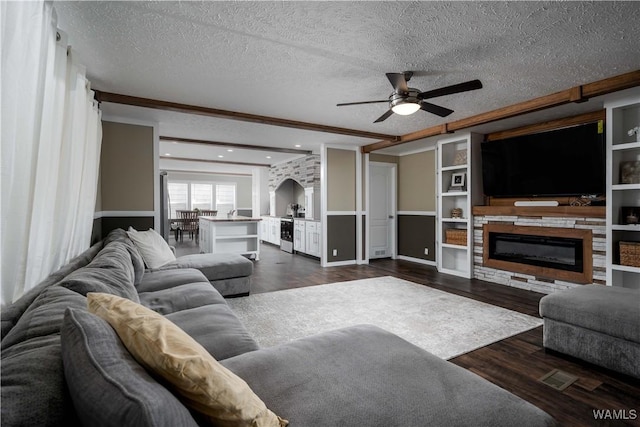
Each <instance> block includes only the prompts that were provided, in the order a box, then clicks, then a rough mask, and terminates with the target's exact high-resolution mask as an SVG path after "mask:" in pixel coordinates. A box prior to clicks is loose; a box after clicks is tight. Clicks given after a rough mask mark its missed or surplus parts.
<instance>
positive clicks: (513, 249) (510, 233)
mask: <svg viewBox="0 0 640 427" xmlns="http://www.w3.org/2000/svg"><path fill="white" fill-rule="evenodd" d="M483 243H484V248H483V264H484V265H486V266H488V267H493V268H497V269H501V270H507V271H514V272H519V273H525V274H531V275H534V276H541V277H548V278H550V279H557V280H567V281H571V282H576V283H591V281H592V253H591V252H592V249H591V248H592V235H591V230H582V229H565V228H551V227H524V226H513V225H503V224H486V225H485V226H484V232H483Z"/></svg>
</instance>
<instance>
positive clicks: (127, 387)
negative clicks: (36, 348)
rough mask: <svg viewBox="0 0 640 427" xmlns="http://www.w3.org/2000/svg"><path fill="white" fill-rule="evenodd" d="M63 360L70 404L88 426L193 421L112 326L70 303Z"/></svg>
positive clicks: (170, 426) (172, 426) (168, 424)
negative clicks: (137, 358)
mask: <svg viewBox="0 0 640 427" xmlns="http://www.w3.org/2000/svg"><path fill="white" fill-rule="evenodd" d="M61 339H62V361H63V364H64V373H65V377H66V380H67V385H68V387H69V392H70V394H71V398H72V399H73V404H74V406H75V408H76V411H77V413H78V417H79V419H80V421H81V422H82V424H83V425H87V426H89V425H90V426H96V427H100V426H122V427H125V426H166V427H175V426H187V427H189V426H193V427H196V426H197V423H196V422H195V420H194V419H193V417H192V416H191V414H190V412H189V410H188V409H187V408H186V407H185V406H184V405H182V403H180V401H179V400H178V399H177V398H176V397H175V396H174V395H173V394H171V392H170V391H169V390H167V389H166V388H165V387H163V386H162V385H161V384H160V383H158V382H157V381H156V380H155V379H154V378H152V377H151V375H150V374H149V373H148V372H147V371H146V370H145V369H144V368H143V367H142V366H140V365H139V364H138V362H136V361H135V359H134V358H133V356H131V354H130V353H129V352H128V351H127V349H126V348H125V347H124V345H123V344H122V342H121V341H120V338H119V337H118V335H117V334H116V332H115V331H114V330H113V328H112V327H111V326H110V325H109V324H108V323H107V322H106V321H105V320H103V319H101V318H99V317H97V316H95V315H93V314H91V313H89V312H87V311H84V310H78V309H73V308H70V309H68V310H67V311H66V312H65V317H64V322H63V325H62V336H61Z"/></svg>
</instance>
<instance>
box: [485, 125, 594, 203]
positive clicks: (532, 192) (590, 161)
mask: <svg viewBox="0 0 640 427" xmlns="http://www.w3.org/2000/svg"><path fill="white" fill-rule="evenodd" d="M481 148H482V181H483V187H484V194H485V196H493V197H535V196H547V197H548V196H582V195H600V194H604V193H605V167H606V166H605V138H604V130H603V127H602V126H601V125H600V126H598V123H591V124H587V125H580V126H574V127H570V128H564V129H558V130H554V131H549V132H542V133H537V134H533V135H526V136H518V137H514V138H508V139H503V140H499V141H489V142H484V143H482V144H481Z"/></svg>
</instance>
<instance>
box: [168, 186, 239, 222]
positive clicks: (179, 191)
mask: <svg viewBox="0 0 640 427" xmlns="http://www.w3.org/2000/svg"><path fill="white" fill-rule="evenodd" d="M167 188H168V190H169V210H170V214H169V216H170V218H177V217H178V216H177V214H176V211H177V210H192V209H214V210H217V211H218V215H226V214H227V213H229V211H231V210H235V209H236V184H213V183H206V182H169V184H168V186H167ZM214 191H215V193H214Z"/></svg>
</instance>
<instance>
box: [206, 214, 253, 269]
mask: <svg viewBox="0 0 640 427" xmlns="http://www.w3.org/2000/svg"><path fill="white" fill-rule="evenodd" d="M199 222H200V249H201V250H202V251H203V252H205V253H213V254H216V253H229V254H241V255H247V256H250V257H252V258H254V259H255V260H258V259H260V245H259V242H258V237H259V236H258V235H259V233H258V230H259V223H260V222H262V221H260V220H259V219H256V218H249V217H247V218H242V217H234V218H232V219H227V218H217V217H207V216H201V217H200V221H199Z"/></svg>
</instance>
